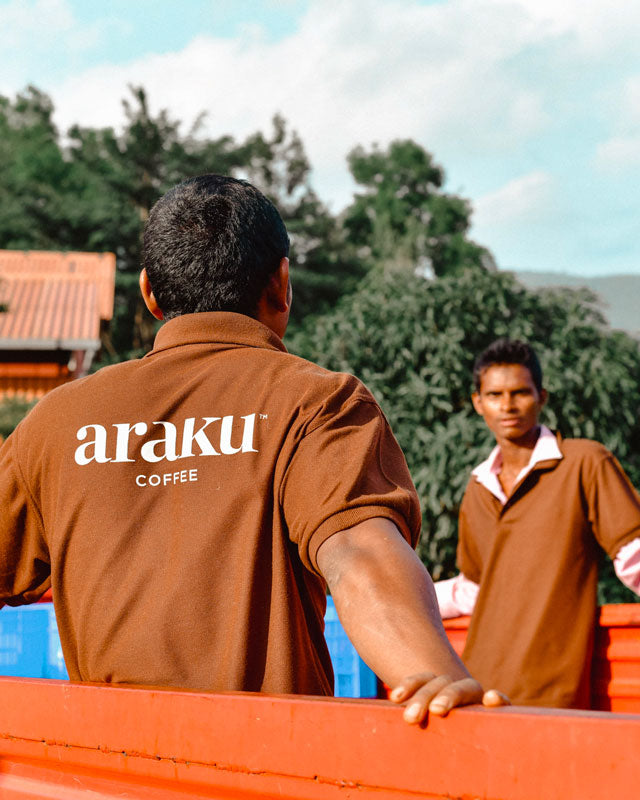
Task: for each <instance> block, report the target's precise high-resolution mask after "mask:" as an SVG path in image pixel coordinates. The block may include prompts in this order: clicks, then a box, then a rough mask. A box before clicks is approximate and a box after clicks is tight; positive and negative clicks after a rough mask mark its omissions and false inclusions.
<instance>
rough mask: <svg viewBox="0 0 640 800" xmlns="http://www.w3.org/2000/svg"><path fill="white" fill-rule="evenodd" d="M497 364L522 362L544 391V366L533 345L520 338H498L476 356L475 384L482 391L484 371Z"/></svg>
mask: <svg viewBox="0 0 640 800" xmlns="http://www.w3.org/2000/svg"><path fill="white" fill-rule="evenodd" d="M496 364H521V365H522V366H523V367H526V368H527V369H528V370H529V372H530V373H531V378H532V380H533V383H534V384H535V387H536V389H537V390H538V392H541V391H542V367H541V366H540V362H539V361H538V356H537V355H536V354H535V351H534V349H533V347H531V345H530V344H527V342H521V341H519V340H518V339H496V341H495V342H492V343H491V344H490V345H489V347H487V349H486V350H484V351H483V352H482V353H480V355H479V356H478V357H477V358H476V360H475V363H474V365H473V384H474V386H475V389H476V392H479V391H480V380H481V378H482V373H483V372H484V371H485V370H486V369H488V368H489V367H493V366H495V365H496Z"/></svg>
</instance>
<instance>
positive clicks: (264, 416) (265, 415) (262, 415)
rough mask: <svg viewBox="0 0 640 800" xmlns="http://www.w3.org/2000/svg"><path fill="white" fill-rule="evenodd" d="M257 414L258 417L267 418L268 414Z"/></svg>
mask: <svg viewBox="0 0 640 800" xmlns="http://www.w3.org/2000/svg"><path fill="white" fill-rule="evenodd" d="M259 416H260V419H267V418H268V416H269V415H268V414H260V415H259Z"/></svg>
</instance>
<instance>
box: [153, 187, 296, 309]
mask: <svg viewBox="0 0 640 800" xmlns="http://www.w3.org/2000/svg"><path fill="white" fill-rule="evenodd" d="M288 255H289V236H288V235H287V229H286V228H285V225H284V222H283V221H282V217H281V216H280V214H279V213H278V210H277V209H276V207H275V206H274V205H273V203H272V202H271V201H270V200H268V199H267V198H266V197H265V196H264V195H263V194H262V193H261V192H260V191H258V189H256V188H255V186H252V185H251V184H250V183H248V182H247V181H243V180H238V179H236V178H230V177H226V176H224V175H213V174H210V175H200V176H197V177H195V178H189V180H186V181H183V182H182V183H179V184H178V185H177V186H175V187H174V188H173V189H171V190H170V191H169V192H167V193H166V194H165V195H164V196H163V197H161V198H160V199H159V200H158V202H157V203H156V204H155V205H154V206H153V208H152V209H151V213H150V215H149V219H148V221H147V223H146V225H145V229H144V253H143V265H144V267H145V269H146V270H147V274H148V276H149V282H150V284H151V288H152V290H153V294H154V296H155V299H156V302H157V303H158V306H159V307H160V309H161V310H162V313H163V315H164V317H165V319H171V318H172V317H177V316H180V315H181V314H193V313H196V312H199V311H235V312H237V313H240V314H246V315H247V316H255V314H256V311H257V306H258V300H259V299H260V296H261V294H262V292H263V290H264V288H265V287H266V285H267V283H268V282H269V278H270V277H271V275H272V274H273V273H274V272H275V271H276V269H277V268H278V266H279V264H280V262H281V260H282V259H283V258H284V257H286V256H288Z"/></svg>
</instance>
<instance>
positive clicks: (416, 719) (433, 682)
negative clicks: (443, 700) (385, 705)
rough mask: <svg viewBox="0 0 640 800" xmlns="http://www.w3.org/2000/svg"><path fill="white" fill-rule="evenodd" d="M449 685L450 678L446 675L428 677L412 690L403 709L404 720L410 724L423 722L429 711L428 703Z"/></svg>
mask: <svg viewBox="0 0 640 800" xmlns="http://www.w3.org/2000/svg"><path fill="white" fill-rule="evenodd" d="M449 685H451V678H449V676H448V675H438V676H437V677H433V678H430V679H429V680H428V681H427V682H426V683H424V684H423V686H421V687H420V688H419V689H418V690H417V691H414V692H413V695H412V696H411V700H410V701H409V702H408V703H407V707H406V708H405V710H404V714H403V717H404V721H405V722H410V723H412V724H419V723H421V722H424V720H425V719H426V717H427V714H428V712H429V707H430V703H431V702H433V700H434V699H435V698H436V697H439V696H440V693H441V692H442V691H443V690H444V688H445V687H446V686H449Z"/></svg>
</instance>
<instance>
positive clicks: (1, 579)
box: [0, 432, 51, 605]
mask: <svg viewBox="0 0 640 800" xmlns="http://www.w3.org/2000/svg"><path fill="white" fill-rule="evenodd" d="M16 441H17V432H16V433H14V434H12V435H11V436H9V438H8V439H7V440H6V441H5V442H4V443H3V445H2V447H1V448H0V605H3V604H7V605H22V604H25V603H32V602H35V601H36V600H38V599H39V598H40V597H41V596H42V594H44V592H45V591H46V590H47V589H48V588H49V585H50V573H51V568H50V561H49V553H48V548H47V545H46V542H45V539H44V536H43V528H42V521H41V519H40V515H39V513H38V511H37V509H36V508H35V505H34V503H33V500H32V498H31V497H30V496H29V493H28V491H27V488H26V487H25V484H24V481H23V480H22V476H21V474H20V469H19V465H18V463H17V458H16V453H15V449H16Z"/></svg>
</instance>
